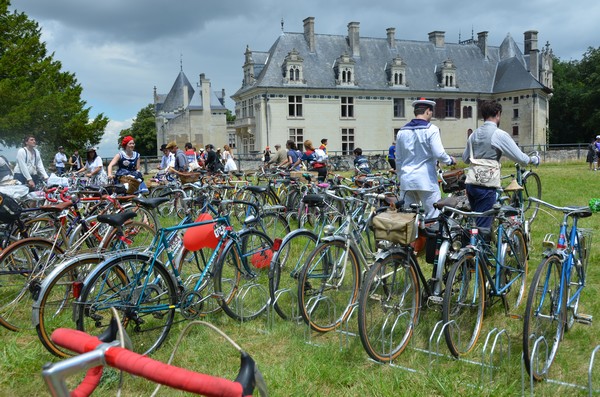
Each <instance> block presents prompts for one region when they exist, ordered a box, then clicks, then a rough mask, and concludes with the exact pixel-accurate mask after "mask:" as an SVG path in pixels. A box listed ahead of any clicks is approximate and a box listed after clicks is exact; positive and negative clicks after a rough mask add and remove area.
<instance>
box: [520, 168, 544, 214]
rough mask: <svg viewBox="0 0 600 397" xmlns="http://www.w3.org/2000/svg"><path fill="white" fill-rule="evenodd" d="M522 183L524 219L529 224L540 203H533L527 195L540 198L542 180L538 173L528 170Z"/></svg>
mask: <svg viewBox="0 0 600 397" xmlns="http://www.w3.org/2000/svg"><path fill="white" fill-rule="evenodd" d="M522 184H523V205H524V208H523V209H524V213H525V219H527V220H528V221H529V224H530V225H531V224H532V223H533V221H534V220H535V218H536V216H537V213H538V211H539V209H540V203H533V202H531V201H529V197H535V198H537V199H541V198H542V181H541V180H540V176H539V175H538V174H536V173H535V172H529V173H528V174H527V175H525V177H524V178H523V182H522Z"/></svg>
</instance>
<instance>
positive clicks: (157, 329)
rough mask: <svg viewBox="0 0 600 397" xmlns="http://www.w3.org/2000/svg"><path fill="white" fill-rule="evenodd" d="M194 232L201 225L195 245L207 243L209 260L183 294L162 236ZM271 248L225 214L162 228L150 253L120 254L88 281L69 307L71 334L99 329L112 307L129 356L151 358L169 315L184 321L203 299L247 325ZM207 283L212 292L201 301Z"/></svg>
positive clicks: (257, 306) (261, 296)
mask: <svg viewBox="0 0 600 397" xmlns="http://www.w3.org/2000/svg"><path fill="white" fill-rule="evenodd" d="M195 226H201V227H204V228H203V229H196V230H198V231H199V232H200V233H202V235H200V236H196V237H197V239H196V241H206V242H207V245H208V247H209V248H210V249H211V250H212V251H211V253H210V257H209V258H208V259H206V258H201V259H199V260H198V266H199V270H200V274H197V275H194V279H195V280H196V281H195V283H194V284H193V286H192V288H186V284H185V282H184V280H183V279H182V275H181V273H180V272H179V269H178V268H177V266H176V265H175V262H174V258H173V254H172V252H171V251H170V249H169V244H168V239H167V236H168V235H169V233H172V232H176V231H178V230H181V229H187V228H191V227H195ZM211 236H212V237H211ZM185 241H186V238H185V236H184V244H185ZM272 245H273V242H272V241H271V239H270V238H269V237H268V236H267V235H266V234H264V233H263V232H261V231H259V230H256V229H254V228H247V229H244V230H242V231H240V232H235V231H234V230H233V229H232V228H231V226H229V221H228V217H227V216H219V217H217V218H215V219H210V220H206V221H201V222H194V223H191V224H186V225H178V226H173V227H167V228H162V229H160V230H159V231H158V233H157V235H156V237H155V239H154V240H153V242H152V244H151V249H150V250H149V251H148V252H135V251H129V252H125V253H122V254H120V255H119V256H118V257H113V258H109V259H107V260H105V261H104V262H103V263H101V264H99V265H98V267H97V268H96V269H94V270H93V271H92V272H91V273H90V274H89V275H88V277H87V278H86V280H85V281H84V287H83V290H82V291H81V296H80V298H79V299H78V301H77V303H76V305H75V313H74V316H75V322H76V324H77V328H78V329H80V330H83V331H91V330H96V331H102V330H104V329H105V328H106V326H107V323H106V321H107V320H108V319H109V317H108V316H107V314H108V313H109V311H108V310H109V309H110V308H111V307H115V308H116V309H117V310H118V311H120V312H121V313H122V314H123V324H124V325H125V326H126V327H130V328H131V331H133V333H131V334H130V336H131V339H132V341H133V345H134V348H135V350H136V351H140V352H143V353H145V354H149V353H150V352H152V351H154V350H155V349H157V348H158V347H159V346H160V345H161V344H162V343H163V341H164V340H165V339H166V337H167V335H168V333H169V330H170V328H171V326H172V324H173V321H174V316H175V310H178V311H179V313H180V314H181V315H182V316H183V317H184V318H185V319H194V318H196V317H198V316H200V315H201V313H202V307H203V305H204V303H205V301H207V300H208V299H217V300H218V303H219V305H220V307H221V308H222V309H223V311H225V313H226V314H227V315H228V316H230V317H232V318H234V319H236V320H238V321H248V320H252V319H254V318H256V317H258V316H259V315H260V314H262V313H263V312H264V311H265V310H266V308H267V305H268V267H269V263H270V261H271V255H272ZM195 248H196V249H198V248H199V247H195ZM163 252H166V253H167V257H168V260H167V264H166V266H165V265H163V264H162V262H161V261H160V259H159V257H160V255H161V254H162V253H163ZM199 252H200V253H201V255H203V254H204V251H199ZM211 279H212V281H213V288H214V291H212V292H211V293H210V294H209V295H208V296H203V295H202V292H203V291H204V289H205V287H206V286H207V285H208V283H209V281H210V280H211Z"/></svg>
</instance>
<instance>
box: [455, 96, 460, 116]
mask: <svg viewBox="0 0 600 397" xmlns="http://www.w3.org/2000/svg"><path fill="white" fill-rule="evenodd" d="M454 117H456V118H457V119H460V98H458V99H456V100H455V101H454Z"/></svg>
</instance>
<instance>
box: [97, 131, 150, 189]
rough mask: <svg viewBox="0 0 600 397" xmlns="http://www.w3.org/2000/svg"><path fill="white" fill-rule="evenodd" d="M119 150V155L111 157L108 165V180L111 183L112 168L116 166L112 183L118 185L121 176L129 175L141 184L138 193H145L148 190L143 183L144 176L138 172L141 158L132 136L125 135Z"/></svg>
mask: <svg viewBox="0 0 600 397" xmlns="http://www.w3.org/2000/svg"><path fill="white" fill-rule="evenodd" d="M121 149H122V150H120V151H119V153H117V154H116V155H115V157H113V159H112V160H111V161H110V163H109V164H108V167H107V168H108V170H107V174H108V180H109V181H111V179H112V177H113V176H112V175H113V172H112V170H113V167H114V166H115V165H116V166H117V172H116V173H115V177H114V182H115V183H119V179H120V178H121V177H122V176H125V175H130V176H133V177H134V178H135V179H137V180H138V181H140V182H141V184H140V187H139V192H140V193H145V192H146V193H147V192H148V188H147V187H146V184H145V183H144V176H143V175H142V173H141V172H140V167H141V156H140V154H139V153H138V152H136V151H135V150H134V149H135V141H134V139H133V137H132V136H130V135H127V136H126V137H124V138H123V140H122V141H121Z"/></svg>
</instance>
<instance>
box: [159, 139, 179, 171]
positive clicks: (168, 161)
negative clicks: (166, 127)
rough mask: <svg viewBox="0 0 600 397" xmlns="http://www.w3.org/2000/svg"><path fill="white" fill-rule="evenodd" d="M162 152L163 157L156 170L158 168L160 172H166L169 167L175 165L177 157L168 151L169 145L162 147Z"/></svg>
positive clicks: (164, 144)
mask: <svg viewBox="0 0 600 397" xmlns="http://www.w3.org/2000/svg"><path fill="white" fill-rule="evenodd" d="M160 151H161V152H162V154H163V155H162V157H161V159H160V164H158V166H157V167H156V168H158V170H159V172H161V171H162V172H161V173H163V172H166V171H167V169H168V168H169V167H172V166H173V164H175V155H174V154H173V153H171V151H170V150H169V149H167V144H166V143H163V144H162V145H161V146H160Z"/></svg>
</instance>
